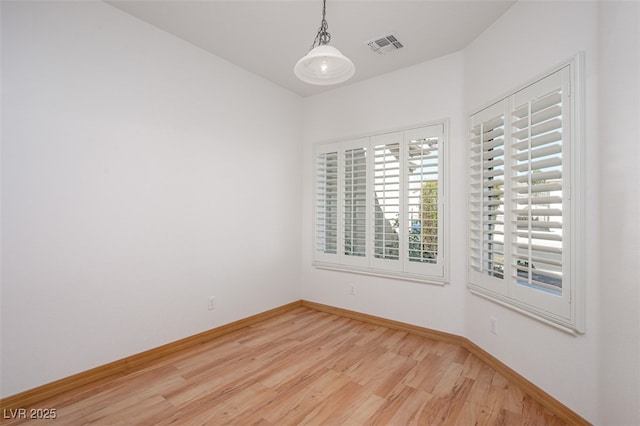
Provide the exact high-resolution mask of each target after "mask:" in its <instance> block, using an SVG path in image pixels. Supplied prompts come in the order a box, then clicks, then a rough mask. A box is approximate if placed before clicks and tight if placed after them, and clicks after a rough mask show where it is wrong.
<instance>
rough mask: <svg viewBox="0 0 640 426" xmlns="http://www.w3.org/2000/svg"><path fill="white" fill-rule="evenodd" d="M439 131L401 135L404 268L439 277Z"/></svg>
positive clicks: (433, 128)
mask: <svg viewBox="0 0 640 426" xmlns="http://www.w3.org/2000/svg"><path fill="white" fill-rule="evenodd" d="M442 137H443V129H442V127H441V126H430V127H421V128H418V129H412V130H407V131H405V132H404V142H405V149H404V152H405V159H406V161H405V166H404V169H405V187H406V191H405V195H406V197H407V198H406V201H405V203H404V205H405V206H406V214H405V221H404V224H405V230H406V234H405V235H406V239H405V244H404V251H405V253H406V257H405V265H404V269H405V270H407V271H411V272H418V271H423V272H424V271H429V272H428V273H430V274H433V275H441V274H442V268H443V261H442V260H443V259H442V257H443V250H442V248H443V239H442V238H441V237H440V230H441V229H443V226H444V212H443V209H442V206H443V201H444V199H445V197H446V194H445V193H444V191H443V186H442V183H443V167H442V164H441V161H440V159H441V157H442V155H441V154H442V153H441V148H442Z"/></svg>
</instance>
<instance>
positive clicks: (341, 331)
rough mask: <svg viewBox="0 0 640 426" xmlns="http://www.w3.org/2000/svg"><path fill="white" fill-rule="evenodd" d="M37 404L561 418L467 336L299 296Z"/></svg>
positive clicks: (306, 418)
mask: <svg viewBox="0 0 640 426" xmlns="http://www.w3.org/2000/svg"><path fill="white" fill-rule="evenodd" d="M33 408H45V409H46V408H55V409H56V414H57V418H56V419H55V420H54V421H53V422H54V423H55V424H69V425H81V424H122V425H132V424H145V425H169V424H176V425H203V424H212V425H221V424H234V425H250V424H260V425H294V424H295V425H297V424H306V425H361V424H381V425H405V424H407V425H408V424H415V425H439V424H452V425H453V424H456V425H476V424H483V425H484V424H487V425H492V424H501V425H525V424H526V425H557V424H562V422H560V421H559V420H558V419H557V418H556V417H554V416H553V415H552V414H551V413H550V412H549V411H548V410H546V409H545V408H544V407H542V406H541V405H540V404H539V403H537V402H536V401H534V400H532V399H531V398H530V397H529V396H528V395H526V394H524V393H523V392H522V391H521V390H520V389H518V388H517V387H516V386H514V385H513V384H512V383H510V382H509V381H508V380H506V379H505V378H504V377H502V376H501V375H499V374H498V373H496V372H495V371H494V370H493V369H491V368H490V367H488V366H487V365H485V364H484V363H482V362H481V361H480V360H479V359H478V358H476V357H475V356H474V355H472V354H471V353H469V352H468V351H467V350H466V349H464V348H461V347H459V346H457V345H453V344H449V343H443V342H438V341H434V340H431V339H428V338H424V337H419V336H415V335H411V334H407V333H405V332H401V331H396V330H392V329H389V328H385V327H380V326H376V325H371V324H367V323H363V322H360V321H356V320H352V319H347V318H344V317H340V316H335V315H330V314H327V313H322V312H318V311H314V310H311V309H308V308H303V307H301V308H297V309H295V310H292V311H290V312H288V313H286V314H283V315H280V316H278V317H275V318H271V319H268V320H266V321H263V322H260V323H258V324H255V325H252V326H250V327H247V328H244V329H241V330H238V331H235V332H232V333H229V334H226V335H224V336H222V337H218V338H216V339H215V340H212V341H210V342H208V343H206V344H202V345H199V346H197V347H194V348H191V349H187V350H185V351H182V352H179V353H176V354H173V355H170V356H168V357H165V358H163V359H161V360H159V361H155V362H153V363H151V364H149V365H147V366H145V367H144V368H142V369H140V370H138V371H135V372H133V373H130V374H128V375H122V376H119V377H113V378H109V379H107V380H102V381H101V382H99V383H95V384H92V385H87V386H84V387H83V388H81V389H77V390H74V391H71V392H68V393H66V394H62V395H60V396H57V397H55V398H53V399H50V400H48V401H45V402H42V403H39V404H38V405H37V407H33ZM28 412H29V410H27V413H28ZM47 423H49V421H46V420H9V421H6V420H5V422H3V424H6V425H16V424H34V425H44V424H47Z"/></svg>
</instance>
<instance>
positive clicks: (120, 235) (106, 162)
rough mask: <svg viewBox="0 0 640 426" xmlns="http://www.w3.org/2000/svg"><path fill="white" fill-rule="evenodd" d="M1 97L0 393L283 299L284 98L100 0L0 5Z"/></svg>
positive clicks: (295, 110)
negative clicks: (211, 305) (212, 304)
mask: <svg viewBox="0 0 640 426" xmlns="http://www.w3.org/2000/svg"><path fill="white" fill-rule="evenodd" d="M2 106H3V108H2V124H3V127H2V294H1V297H2V366H1V367H2V368H1V373H2V376H1V378H0V382H1V383H2V390H1V394H2V396H8V395H12V394H15V393H17V392H20V391H23V390H26V389H29V388H33V387H35V386H38V385H42V384H44V383H47V382H50V381H53V380H55V379H58V378H61V377H66V376H69V375H71V374H74V373H77V372H80V371H83V370H86V369H88V368H91V367H95V366H98V365H102V364H105V363H108V362H110V361H114V360H116V359H120V358H122V357H125V356H129V355H132V354H135V353H138V352H141V351H144V350H147V349H150V348H153V347H156V346H159V345H161V344H164V343H167V342H171V341H174V340H176V339H180V338H183V337H186V336H190V335H192V334H195V333H198V332H200V331H203V330H207V329H211V328H213V327H216V326H218V325H221V324H224V323H228V322H231V321H234V320H238V319H241V318H244V317H247V316H250V315H252V314H255V313H259V312H263V311H265V310H268V309H271V308H273V307H276V306H280V305H283V304H286V303H289V302H292V301H294V300H298V299H300V290H299V287H298V278H299V269H298V267H297V265H299V264H300V260H299V259H300V255H299V246H300V228H301V225H300V204H301V199H300V193H301V186H300V183H299V178H298V176H300V175H301V173H302V171H301V167H300V165H299V159H300V157H301V155H302V152H301V147H300V142H299V139H300V135H301V132H302V130H301V124H299V123H301V121H302V116H301V113H300V111H301V108H302V100H301V98H300V97H298V96H297V95H294V94H292V93H291V92H288V91H286V90H284V89H281V88H279V87H277V86H275V85H273V84H271V83H268V82H266V81H265V80H263V79H261V78H259V77H257V76H255V75H253V74H250V73H248V72H246V71H244V70H242V69H240V68H237V67H235V66H233V65H231V64H229V63H227V62H225V61H223V60H221V59H219V58H216V57H214V56H212V55H210V54H207V53H205V52H204V51H202V50H200V49H198V48H195V47H194V46H192V45H190V44H188V43H186V42H183V41H181V40H178V39H176V38H175V37H172V36H170V35H168V34H167V33H164V32H162V31H160V30H158V29H156V28H154V27H152V26H150V25H148V24H146V23H143V22H141V21H138V20H137V19H135V18H133V17H131V16H129V15H126V14H124V13H122V12H120V11H119V10H116V9H114V8H112V7H111V6H108V5H106V4H104V3H102V2H69V3H65V2H38V3H35V2H2ZM209 295H215V296H216V297H217V302H218V303H217V304H218V306H217V309H215V310H213V311H208V310H207V308H206V306H207V297H208V296H209Z"/></svg>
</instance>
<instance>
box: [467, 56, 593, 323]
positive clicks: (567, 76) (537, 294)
mask: <svg viewBox="0 0 640 426" xmlns="http://www.w3.org/2000/svg"><path fill="white" fill-rule="evenodd" d="M577 67H578V64H577V61H571V62H570V63H568V64H566V65H564V66H562V67H560V68H559V69H557V70H556V71H554V72H552V73H550V74H548V75H546V76H543V77H541V78H539V79H538V80H537V81H535V82H534V83H531V84H529V85H527V86H526V87H524V88H522V89H520V90H517V91H515V92H513V93H512V94H511V95H510V96H508V97H506V98H504V99H502V100H501V101H499V102H497V103H495V104H492V105H491V106H489V107H487V108H485V109H483V110H481V111H478V112H477V113H475V114H473V115H472V116H471V117H470V121H471V128H470V133H469V137H470V146H469V148H470V161H469V165H470V168H469V177H470V186H469V211H470V216H469V287H470V289H471V290H472V291H473V292H474V293H476V294H479V295H483V296H485V297H488V298H491V299H494V300H496V301H498V302H501V303H503V304H506V305H508V306H511V307H514V308H516V309H518V310H521V311H523V312H526V313H529V314H531V315H533V316H535V317H537V318H541V319H543V320H545V321H549V322H551V323H553V324H557V325H558V326H561V327H565V328H567V329H569V330H570V331H583V330H582V329H583V325H582V319H581V318H582V309H581V302H580V301H581V295H582V289H581V286H582V279H581V277H579V275H578V274H579V273H580V272H579V271H580V270H582V268H580V265H581V264H580V262H581V256H580V255H579V254H580V247H581V241H580V239H581V238H582V235H583V234H584V232H583V230H582V229H581V222H582V221H581V219H580V216H579V214H580V212H581V211H582V206H581V204H580V203H581V198H582V197H581V196H580V194H581V193H582V191H583V190H584V188H583V185H582V177H581V172H580V170H581V163H582V160H581V158H582V154H581V151H582V143H581V139H580V131H579V123H580V111H581V107H580V104H579V102H581V96H580V92H579V84H577V78H576V76H577V74H578V68H577Z"/></svg>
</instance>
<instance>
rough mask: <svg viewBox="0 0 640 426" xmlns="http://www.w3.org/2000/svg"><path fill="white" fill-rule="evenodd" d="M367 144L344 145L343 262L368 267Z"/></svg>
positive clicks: (354, 142)
mask: <svg viewBox="0 0 640 426" xmlns="http://www.w3.org/2000/svg"><path fill="white" fill-rule="evenodd" d="M367 143H368V140H367V139H366V138H365V139H359V140H354V141H350V142H344V143H342V146H341V147H342V148H343V155H342V191H341V197H342V204H341V207H342V209H341V211H342V223H341V225H342V226H341V228H340V235H341V239H342V241H341V243H342V245H341V250H340V253H341V257H342V261H341V263H344V264H352V265H366V261H367V259H366V255H367V251H368V250H367V172H368V167H367Z"/></svg>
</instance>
